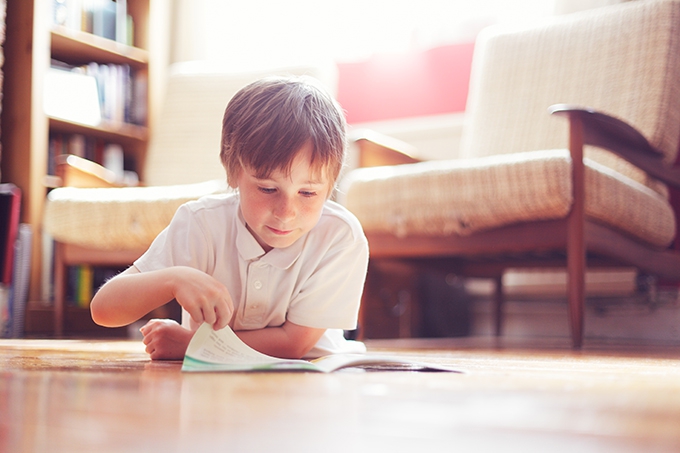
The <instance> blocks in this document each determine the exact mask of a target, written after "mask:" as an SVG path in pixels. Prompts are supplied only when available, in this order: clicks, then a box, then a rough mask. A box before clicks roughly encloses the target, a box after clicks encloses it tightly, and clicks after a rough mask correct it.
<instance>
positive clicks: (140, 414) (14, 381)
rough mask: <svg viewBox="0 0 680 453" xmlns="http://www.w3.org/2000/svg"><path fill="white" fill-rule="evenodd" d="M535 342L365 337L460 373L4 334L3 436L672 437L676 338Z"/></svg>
mask: <svg viewBox="0 0 680 453" xmlns="http://www.w3.org/2000/svg"><path fill="white" fill-rule="evenodd" d="M533 345H534V346H536V345H537V342H536V341H534V342H533ZM538 345H540V346H541V349H536V348H534V349H527V348H525V347H524V346H525V345H522V344H517V343H515V344H509V343H505V344H503V343H500V344H495V343H494V342H493V340H488V339H484V338H472V339H465V340H428V341H426V340H400V341H373V342H370V343H369V348H370V349H372V350H375V351H380V352H384V353H395V354H396V353H399V354H402V355H408V356H413V357H418V358H421V359H422V358H424V359H427V360H430V361H435V362H439V363H443V364H447V365H452V366H455V367H459V368H461V369H463V370H465V371H466V372H465V374H453V373H422V372H421V373H417V372H405V371H400V372H358V371H346V372H339V373H334V374H329V375H320V374H311V373H280V374H264V373H258V374H245V373H236V374H183V373H182V372H181V371H180V364H179V363H176V362H151V361H149V360H148V358H147V356H146V354H145V353H144V352H143V349H142V346H141V344H140V343H139V342H132V341H90V342H88V341H79V340H6V341H0V451H2V452H48V451H49V452H61V451H68V452H78V451H83V452H109V451H111V452H136V451H140V452H151V451H153V452H161V451H162V452H176V451H191V452H203V451H230V452H240V451H248V452H251V451H254V452H258V451H283V452H288V451H291V452H307V451H308V452H341V451H342V452H356V451H379V452H383V451H389V452H392V451H409V452H414V451H418V452H420V451H475V452H477V451H503V452H513V451H518V452H520V451H521V452H562V451H564V452H575V451H578V452H638V451H642V452H646V453H650V452H661V451H663V452H666V451H668V452H677V451H680V349H678V348H675V349H654V348H646V349H638V348H634V347H625V348H622V347H619V346H616V345H600V346H597V345H592V344H590V345H587V346H586V349H584V350H583V351H581V352H573V351H571V350H569V349H568V348H564V347H562V345H551V344H546V343H542V344H541V342H538Z"/></svg>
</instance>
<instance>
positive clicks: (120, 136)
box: [49, 118, 149, 148]
mask: <svg viewBox="0 0 680 453" xmlns="http://www.w3.org/2000/svg"><path fill="white" fill-rule="evenodd" d="M49 124H50V130H52V131H55V132H66V133H72V134H85V135H91V136H93V137H97V138H102V139H104V140H108V141H115V142H119V143H120V144H122V145H123V146H125V145H128V146H132V147H134V148H139V147H143V146H146V143H147V140H148V138H149V131H148V128H146V127H144V126H137V125H134V124H127V123H114V122H110V121H102V122H101V123H99V124H98V125H97V126H90V125H88V124H81V123H74V122H72V121H65V120H63V119H60V118H49Z"/></svg>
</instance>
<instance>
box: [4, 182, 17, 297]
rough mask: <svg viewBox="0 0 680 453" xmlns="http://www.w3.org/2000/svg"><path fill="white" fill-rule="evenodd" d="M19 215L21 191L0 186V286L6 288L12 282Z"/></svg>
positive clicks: (13, 186) (7, 186) (10, 185)
mask: <svg viewBox="0 0 680 453" xmlns="http://www.w3.org/2000/svg"><path fill="white" fill-rule="evenodd" d="M20 213H21V189H19V188H18V187H17V186H15V185H14V184H11V183H7V184H0V214H2V215H0V219H2V220H0V258H2V261H1V262H0V284H3V285H7V286H9V284H10V283H11V282H12V272H13V266H14V241H16V239H17V235H18V233H19V214H20Z"/></svg>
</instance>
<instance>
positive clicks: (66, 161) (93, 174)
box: [56, 154, 123, 187]
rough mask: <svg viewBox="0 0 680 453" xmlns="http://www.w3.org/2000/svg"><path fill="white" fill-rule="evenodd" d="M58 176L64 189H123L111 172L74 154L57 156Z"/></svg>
mask: <svg viewBox="0 0 680 453" xmlns="http://www.w3.org/2000/svg"><path fill="white" fill-rule="evenodd" d="M56 163H57V176H59V177H60V178H61V184H62V186H64V187H123V185H122V184H119V183H117V182H116V175H115V173H114V172H112V171H111V170H109V169H107V168H105V167H103V166H101V165H99V164H97V163H96V162H92V161H91V160H87V159H83V158H82V157H78V156H75V155H73V154H62V155H60V156H57V159H56Z"/></svg>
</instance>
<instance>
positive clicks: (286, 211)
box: [274, 197, 295, 221]
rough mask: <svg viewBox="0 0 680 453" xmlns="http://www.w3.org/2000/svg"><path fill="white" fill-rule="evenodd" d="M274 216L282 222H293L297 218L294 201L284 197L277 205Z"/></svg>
mask: <svg viewBox="0 0 680 453" xmlns="http://www.w3.org/2000/svg"><path fill="white" fill-rule="evenodd" d="M274 215H275V216H276V218H277V219H279V220H281V221H287V220H291V219H293V218H294V217H295V205H294V203H293V201H292V200H289V199H288V198H286V197H282V198H281V199H280V200H279V202H278V203H277V205H276V209H275V211H274Z"/></svg>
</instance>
